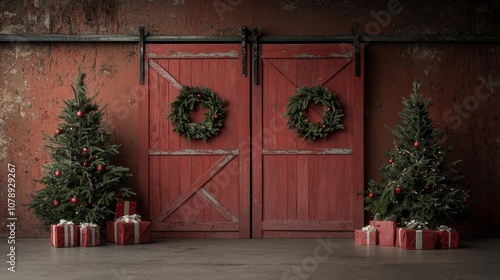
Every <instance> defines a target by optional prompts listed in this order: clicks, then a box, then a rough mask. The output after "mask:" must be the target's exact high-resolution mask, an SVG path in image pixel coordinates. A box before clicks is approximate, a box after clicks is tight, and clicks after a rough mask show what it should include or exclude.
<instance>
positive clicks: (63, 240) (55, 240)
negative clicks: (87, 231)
mask: <svg viewBox="0 0 500 280" xmlns="http://www.w3.org/2000/svg"><path fill="white" fill-rule="evenodd" d="M79 230H80V227H79V226H77V225H74V224H73V222H71V221H66V220H61V221H60V222H59V224H57V225H50V245H52V246H54V247H57V248H63V247H77V246H78V245H79V242H78V237H79Z"/></svg>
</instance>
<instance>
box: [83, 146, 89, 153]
mask: <svg viewBox="0 0 500 280" xmlns="http://www.w3.org/2000/svg"><path fill="white" fill-rule="evenodd" d="M89 153H90V150H89V148H87V147H83V149H82V154H84V155H88V154H89Z"/></svg>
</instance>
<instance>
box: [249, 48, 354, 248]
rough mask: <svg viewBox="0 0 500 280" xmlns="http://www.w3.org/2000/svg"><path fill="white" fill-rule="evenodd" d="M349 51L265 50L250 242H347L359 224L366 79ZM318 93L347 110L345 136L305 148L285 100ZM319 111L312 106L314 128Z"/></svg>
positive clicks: (257, 98)
mask: <svg viewBox="0 0 500 280" xmlns="http://www.w3.org/2000/svg"><path fill="white" fill-rule="evenodd" d="M353 53H354V47H353V46H348V45H333V44H318V45H303V44H302V45H289V44H286V45H283V44H280V45H262V46H261V63H260V65H261V71H260V72H261V79H260V80H261V81H262V82H261V85H257V86H254V87H253V92H252V106H253V107H252V132H253V137H252V139H253V142H252V145H253V150H252V151H253V156H252V160H253V161H252V168H253V169H252V174H253V175H252V176H253V177H252V178H253V180H252V212H253V215H252V226H253V227H252V236H253V237H254V238H260V237H264V238H266V237H298V238H301V237H322V236H339V237H343V236H352V231H353V230H354V229H355V228H360V227H361V226H362V223H363V203H362V196H358V195H357V194H358V193H359V192H360V191H362V190H363V78H362V75H361V77H356V76H355V74H354V73H355V66H354V65H355V62H354V56H353ZM317 84H320V85H323V86H325V87H327V88H328V89H329V90H330V91H331V92H332V93H335V94H336V95H337V96H338V98H339V99H340V101H341V102H342V103H344V104H345V107H344V113H345V116H344V119H343V124H344V127H345V129H344V130H342V131H338V132H334V133H333V134H330V136H329V137H328V138H326V139H321V140H316V141H315V142H313V143H308V142H306V141H304V140H302V138H301V137H298V136H297V135H296V134H295V133H294V132H292V131H291V130H290V129H288V126H287V123H286V122H287V119H286V118H283V117H282V116H283V114H284V113H285V111H286V108H285V106H286V104H287V98H288V97H289V96H290V95H293V94H296V93H295V90H296V89H297V88H298V87H303V86H307V87H312V86H314V85H317ZM322 115H323V107H315V106H311V107H310V108H309V110H308V118H309V120H310V121H312V122H318V121H320V120H321V117H322Z"/></svg>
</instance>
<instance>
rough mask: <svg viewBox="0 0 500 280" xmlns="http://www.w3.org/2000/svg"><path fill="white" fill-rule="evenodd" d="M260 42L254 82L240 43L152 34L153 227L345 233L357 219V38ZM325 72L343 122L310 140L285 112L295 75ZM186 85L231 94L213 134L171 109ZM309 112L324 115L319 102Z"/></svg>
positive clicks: (148, 145) (149, 162) (166, 231)
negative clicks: (181, 121) (348, 41)
mask: <svg viewBox="0 0 500 280" xmlns="http://www.w3.org/2000/svg"><path fill="white" fill-rule="evenodd" d="M259 48H260V50H259V51H260V57H259V63H258V65H259V69H258V73H259V74H258V75H259V77H258V78H259V79H258V80H259V83H258V84H254V83H252V80H253V79H252V78H253V77H251V76H247V77H244V76H242V65H243V63H242V59H247V63H246V64H247V65H250V60H249V58H242V54H241V45H240V44H168V45H147V49H146V65H147V66H146V75H147V76H146V77H147V79H146V83H145V85H144V86H143V87H142V90H141V96H140V103H139V104H140V128H139V132H140V141H141V142H140V151H139V153H140V161H139V164H140V165H139V183H140V186H139V189H138V190H139V193H138V195H139V201H140V207H139V209H141V211H142V212H143V213H142V214H143V215H144V216H146V217H147V218H148V219H150V220H151V221H152V229H153V233H154V236H155V237H157V238H272V237H285V238H286V237H290V238H302V237H348V236H352V231H353V229H354V228H357V227H358V228H359V227H361V225H362V222H363V204H362V197H361V196H359V195H358V193H359V192H360V191H362V190H363V78H362V77H363V76H362V75H361V76H360V77H356V76H355V74H354V73H355V71H354V64H355V63H354V46H349V45H345V44H344V45H336V44H305V45H304V44H276V45H274V44H263V45H261V46H259ZM362 58H363V56H361V59H362ZM249 68H250V67H249ZM249 70H252V71H247V73H254V71H253V69H249ZM317 84H320V85H323V86H325V87H327V88H328V89H329V90H330V91H331V92H333V93H335V94H336V95H337V96H338V98H339V99H340V101H341V102H342V103H343V104H344V113H345V116H344V117H343V124H344V127H345V129H344V130H342V131H338V132H335V133H332V134H331V135H330V136H329V137H328V138H326V139H321V140H316V141H315V142H312V143H308V142H307V141H304V140H302V138H300V137H298V136H297V135H296V133H295V132H293V131H291V130H290V129H289V128H288V126H287V118H284V117H283V114H284V113H285V111H286V108H285V105H286V103H287V99H288V97H289V96H290V95H293V94H295V90H296V89H297V88H298V87H302V86H308V87H312V86H314V85H317ZM182 86H198V87H200V88H201V87H208V88H210V89H211V90H212V91H214V92H215V93H217V94H218V95H219V96H220V97H221V98H223V99H225V100H226V109H227V114H226V117H225V118H224V126H223V128H222V129H221V131H220V133H219V134H218V135H217V136H215V137H213V138H211V139H209V140H208V141H207V142H203V141H200V140H191V141H189V142H188V141H186V139H185V137H184V136H180V135H178V134H177V133H176V132H174V131H173V126H172V124H171V122H170V120H166V119H165V118H166V116H167V115H168V113H169V110H170V108H169V104H170V103H171V102H173V101H174V100H175V98H176V97H177V96H178V94H179V90H180V89H181V88H182ZM203 113H204V111H203V109H197V110H195V111H192V112H190V117H191V118H192V120H193V121H200V120H202V119H203V118H204V116H203ZM305 113H307V116H308V119H309V120H310V121H313V122H315V121H319V120H320V119H321V116H322V114H323V108H322V107H317V106H313V105H312V104H311V105H310V106H309V109H308V111H307V112H305Z"/></svg>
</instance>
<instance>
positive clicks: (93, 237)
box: [80, 223, 101, 247]
mask: <svg viewBox="0 0 500 280" xmlns="http://www.w3.org/2000/svg"><path fill="white" fill-rule="evenodd" d="M99 230H100V228H99V226H97V225H96V224H93V223H83V224H81V225H80V246H82V247H95V246H100V245H101V235H100V233H99Z"/></svg>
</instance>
